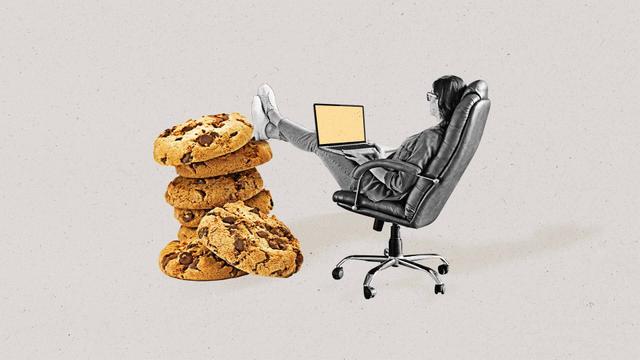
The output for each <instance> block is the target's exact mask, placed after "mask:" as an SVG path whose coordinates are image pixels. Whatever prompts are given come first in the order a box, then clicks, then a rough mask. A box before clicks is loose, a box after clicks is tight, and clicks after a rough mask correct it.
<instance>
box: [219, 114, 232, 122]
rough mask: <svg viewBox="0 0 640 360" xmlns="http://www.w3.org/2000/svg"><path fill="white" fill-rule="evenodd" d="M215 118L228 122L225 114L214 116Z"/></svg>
mask: <svg viewBox="0 0 640 360" xmlns="http://www.w3.org/2000/svg"><path fill="white" fill-rule="evenodd" d="M216 117H217V118H219V119H222V120H225V121H226V120H229V115H228V114H226V113H222V114H218V115H216Z"/></svg>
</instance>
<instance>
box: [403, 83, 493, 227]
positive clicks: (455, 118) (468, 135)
mask: <svg viewBox="0 0 640 360" xmlns="http://www.w3.org/2000/svg"><path fill="white" fill-rule="evenodd" d="M490 107H491V101H490V100H489V98H488V88H487V84H486V83H485V82H484V81H482V80H477V81H474V82H472V83H471V84H469V85H468V86H467V89H466V91H465V92H464V94H463V96H462V100H461V101H460V103H459V104H458V106H457V107H456V109H455V110H454V113H453V115H452V116H451V121H450V122H449V126H448V127H447V131H446V134H445V136H444V140H443V141H442V144H441V145H440V149H439V150H438V153H437V155H436V156H435V157H434V158H433V159H432V160H431V161H430V162H429V164H428V166H427V168H426V169H425V170H423V175H425V176H428V177H432V178H438V179H440V182H439V183H438V184H434V183H433V182H431V181H430V180H427V179H424V178H418V180H417V182H416V184H415V186H414V188H413V189H412V190H411V192H410V193H409V195H408V196H407V199H406V203H405V217H406V218H407V219H408V220H409V222H410V224H411V227H414V228H419V227H422V226H426V225H429V224H430V223H432V222H433V221H434V220H435V219H436V218H437V217H438V215H439V214H440V211H441V210H442V208H443V207H444V204H445V203H446V202H447V199H448V198H449V196H450V195H451V192H452V191H453V189H454V188H455V187H456V185H457V184H458V181H459V180H460V177H461V176H462V173H463V172H464V171H465V169H466V168H467V165H468V164H469V162H470V161H471V158H472V157H473V155H474V154H475V152H476V149H477V148H478V144H479V143H480V138H481V137H482V132H483V130H484V125H485V123H486V121H487V115H488V114H489V108H490Z"/></svg>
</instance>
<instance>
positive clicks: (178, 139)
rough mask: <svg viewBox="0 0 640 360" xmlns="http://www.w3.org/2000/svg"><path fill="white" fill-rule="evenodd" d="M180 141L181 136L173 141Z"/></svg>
mask: <svg viewBox="0 0 640 360" xmlns="http://www.w3.org/2000/svg"><path fill="white" fill-rule="evenodd" d="M180 140H182V136H178V137H177V138H175V139H174V141H180Z"/></svg>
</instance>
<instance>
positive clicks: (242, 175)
mask: <svg viewBox="0 0 640 360" xmlns="http://www.w3.org/2000/svg"><path fill="white" fill-rule="evenodd" d="M263 186H264V184H263V182H262V178H261V177H260V174H259V173H258V171H257V170H256V169H255V168H253V169H250V170H245V171H242V172H238V173H233V174H229V175H222V176H217V177H212V178H206V179H191V178H185V177H182V176H178V177H177V178H175V179H173V181H171V183H169V186H168V187H167V192H166V193H165V200H166V201H167V202H168V203H169V204H170V205H171V206H173V207H176V208H180V209H212V208H214V207H216V206H222V205H223V204H225V203H227V202H232V201H237V200H247V199H249V198H250V197H252V196H254V195H256V194H257V193H259V192H260V190H262V188H263Z"/></svg>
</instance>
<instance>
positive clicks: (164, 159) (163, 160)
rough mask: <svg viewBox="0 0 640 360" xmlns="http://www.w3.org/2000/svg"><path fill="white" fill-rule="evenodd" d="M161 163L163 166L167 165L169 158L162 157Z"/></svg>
mask: <svg viewBox="0 0 640 360" xmlns="http://www.w3.org/2000/svg"><path fill="white" fill-rule="evenodd" d="M160 161H161V162H162V163H163V164H166V163H167V157H166V156H163V157H161V158H160Z"/></svg>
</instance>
